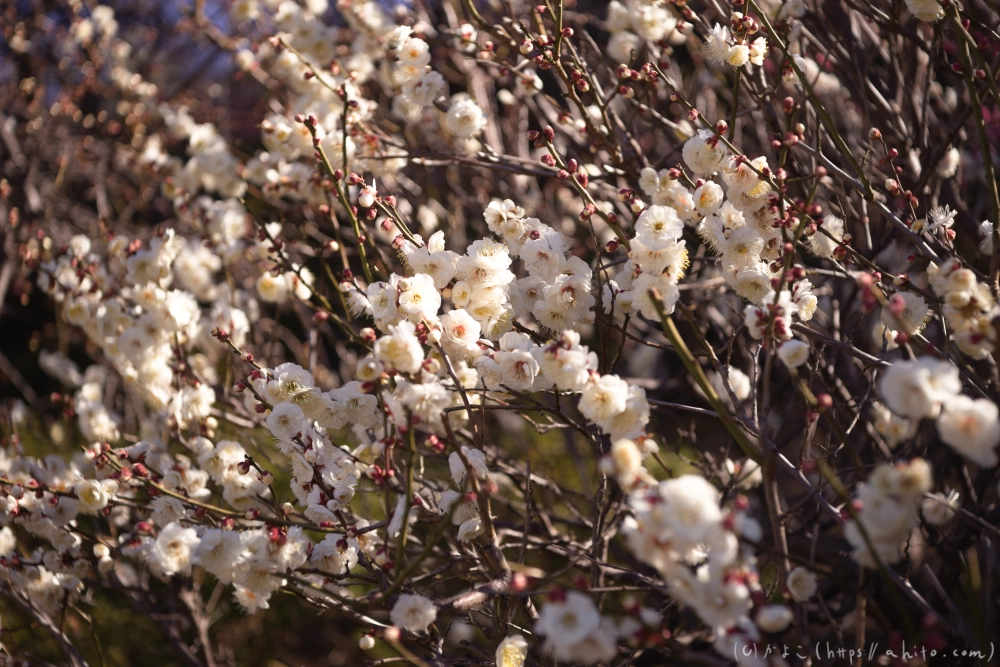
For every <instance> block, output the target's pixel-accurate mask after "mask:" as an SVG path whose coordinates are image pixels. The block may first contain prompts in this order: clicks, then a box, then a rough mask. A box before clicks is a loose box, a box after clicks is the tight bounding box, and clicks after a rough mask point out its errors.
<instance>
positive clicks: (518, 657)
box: [496, 635, 528, 667]
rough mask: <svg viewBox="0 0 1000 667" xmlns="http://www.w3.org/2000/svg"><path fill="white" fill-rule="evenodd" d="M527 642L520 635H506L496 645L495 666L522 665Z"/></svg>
mask: <svg viewBox="0 0 1000 667" xmlns="http://www.w3.org/2000/svg"><path fill="white" fill-rule="evenodd" d="M527 657H528V642H527V640H525V638H524V637H522V636H521V635H507V636H506V637H504V640H503V641H502V642H500V644H499V645H498V646H497V653H496V662H497V665H496V667H524V661H525V659H526V658H527Z"/></svg>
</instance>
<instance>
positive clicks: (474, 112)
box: [445, 97, 486, 139]
mask: <svg viewBox="0 0 1000 667" xmlns="http://www.w3.org/2000/svg"><path fill="white" fill-rule="evenodd" d="M445 122H446V123H447V124H448V129H449V130H451V132H452V134H454V135H455V136H457V137H459V138H460V139H468V138H469V137H473V136H475V135H477V134H479V133H480V132H482V130H483V128H484V127H486V115H485V114H484V113H483V110H482V109H480V108H479V105H478V104H476V103H475V102H473V101H472V100H471V99H469V98H467V97H466V98H458V99H456V98H452V101H451V108H449V109H448V114H447V115H446V116H445Z"/></svg>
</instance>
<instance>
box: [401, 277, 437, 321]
mask: <svg viewBox="0 0 1000 667" xmlns="http://www.w3.org/2000/svg"><path fill="white" fill-rule="evenodd" d="M399 284H400V291H399V302H398V306H399V310H400V311H402V312H403V313H406V315H407V316H408V317H409V319H410V320H411V321H413V322H414V323H417V322H420V321H421V320H422V319H423V318H424V317H425V316H427V317H433V316H435V315H437V311H438V309H439V308H441V294H440V292H438V288H437V287H436V286H435V284H434V279H433V278H432V277H431V276H428V275H426V274H423V273H418V274H416V275H415V276H413V277H412V278H407V279H406V282H405V283H404V282H403V281H402V280H401V281H400V282H399ZM404 285H405V289H403V286H404Z"/></svg>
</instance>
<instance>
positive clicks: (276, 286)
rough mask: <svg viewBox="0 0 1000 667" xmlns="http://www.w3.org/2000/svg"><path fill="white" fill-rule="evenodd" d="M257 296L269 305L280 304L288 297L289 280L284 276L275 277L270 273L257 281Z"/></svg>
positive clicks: (262, 275)
mask: <svg viewBox="0 0 1000 667" xmlns="http://www.w3.org/2000/svg"><path fill="white" fill-rule="evenodd" d="M257 295H258V296H260V298H261V300H262V301H266V302H267V303H279V302H281V301H284V300H285V298H286V297H287V296H288V280H287V279H286V278H285V276H284V275H280V276H275V275H273V274H272V273H271V272H270V271H267V272H265V273H263V274H261V276H260V278H258V279H257Z"/></svg>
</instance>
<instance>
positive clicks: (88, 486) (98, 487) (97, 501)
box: [73, 479, 117, 514]
mask: <svg viewBox="0 0 1000 667" xmlns="http://www.w3.org/2000/svg"><path fill="white" fill-rule="evenodd" d="M115 491H117V484H115V483H114V482H113V481H111V480H103V481H100V482H99V481H97V480H96V479H87V480H84V481H82V482H77V484H76V486H75V487H74V488H73V492H74V493H76V497H77V498H79V500H80V511H82V512H86V513H87V514H97V513H98V512H100V511H101V510H102V509H104V508H105V507H107V506H108V502H110V500H111V496H113V495H114V494H115Z"/></svg>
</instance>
